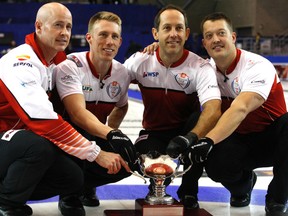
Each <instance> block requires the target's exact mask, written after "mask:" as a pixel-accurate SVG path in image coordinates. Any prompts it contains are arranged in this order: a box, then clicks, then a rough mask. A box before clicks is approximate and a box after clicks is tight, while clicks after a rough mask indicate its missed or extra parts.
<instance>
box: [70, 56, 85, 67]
mask: <svg viewBox="0 0 288 216" xmlns="http://www.w3.org/2000/svg"><path fill="white" fill-rule="evenodd" d="M67 59H68V60H71V61H73V62H74V63H75V64H76V65H77V67H83V65H82V63H81V61H80V60H79V59H78V58H77V57H76V56H75V55H71V56H68V57H67Z"/></svg>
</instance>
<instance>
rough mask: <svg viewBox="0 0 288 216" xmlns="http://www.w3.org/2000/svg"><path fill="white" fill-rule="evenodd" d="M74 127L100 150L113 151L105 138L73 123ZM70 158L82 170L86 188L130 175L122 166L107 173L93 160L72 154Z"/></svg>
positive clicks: (112, 181)
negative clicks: (82, 158) (85, 159)
mask: <svg viewBox="0 0 288 216" xmlns="http://www.w3.org/2000/svg"><path fill="white" fill-rule="evenodd" d="M74 128H76V129H77V131H78V132H79V133H81V134H82V135H83V136H84V137H86V138H87V139H88V140H90V141H96V144H97V145H98V146H100V148H101V149H102V150H104V151H107V152H114V151H113V149H112V148H111V146H110V145H109V144H108V142H107V140H104V139H101V138H99V137H96V136H92V135H90V134H89V133H87V132H86V131H84V130H83V129H81V128H79V127H77V126H75V125H74ZM72 158H73V160H74V161H75V162H76V163H77V164H78V165H79V166H80V168H81V169H82V170H83V173H84V187H85V188H86V189H91V188H94V187H98V186H101V185H105V184H109V183H114V182H117V181H120V180H122V179H124V178H126V177H128V176H130V175H131V173H129V172H127V171H126V170H125V169H124V168H123V167H122V168H121V169H120V171H119V172H118V173H116V174H108V173H107V171H108V170H107V169H106V168H103V167H101V166H100V165H98V164H97V163H96V162H95V161H94V162H89V161H83V160H80V159H79V158H76V157H73V156H72Z"/></svg>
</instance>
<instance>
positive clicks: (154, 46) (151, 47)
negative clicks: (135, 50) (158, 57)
mask: <svg viewBox="0 0 288 216" xmlns="http://www.w3.org/2000/svg"><path fill="white" fill-rule="evenodd" d="M158 47H159V43H158V42H153V43H152V44H150V45H148V46H146V47H145V48H144V49H143V51H142V52H143V53H148V54H149V55H153V54H154V51H156V50H157V48H158Z"/></svg>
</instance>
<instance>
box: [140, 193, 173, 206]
mask: <svg viewBox="0 0 288 216" xmlns="http://www.w3.org/2000/svg"><path fill="white" fill-rule="evenodd" d="M175 201H176V200H175V199H174V198H173V197H171V196H170V195H167V194H166V195H165V196H163V197H157V196H155V195H147V196H146V198H145V202H147V203H149V204H151V205H158V204H164V205H172V204H173V203H174V202H175Z"/></svg>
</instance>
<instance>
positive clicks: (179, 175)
mask: <svg viewBox="0 0 288 216" xmlns="http://www.w3.org/2000/svg"><path fill="white" fill-rule="evenodd" d="M190 154H191V153H189V156H190ZM179 157H180V156H179ZM188 158H189V160H190V162H191V164H190V166H189V167H188V168H187V169H185V170H184V171H183V172H181V173H179V174H176V175H174V178H177V177H181V176H183V175H184V174H185V173H187V172H188V171H189V170H190V169H191V167H192V166H193V161H192V160H191V157H188Z"/></svg>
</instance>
